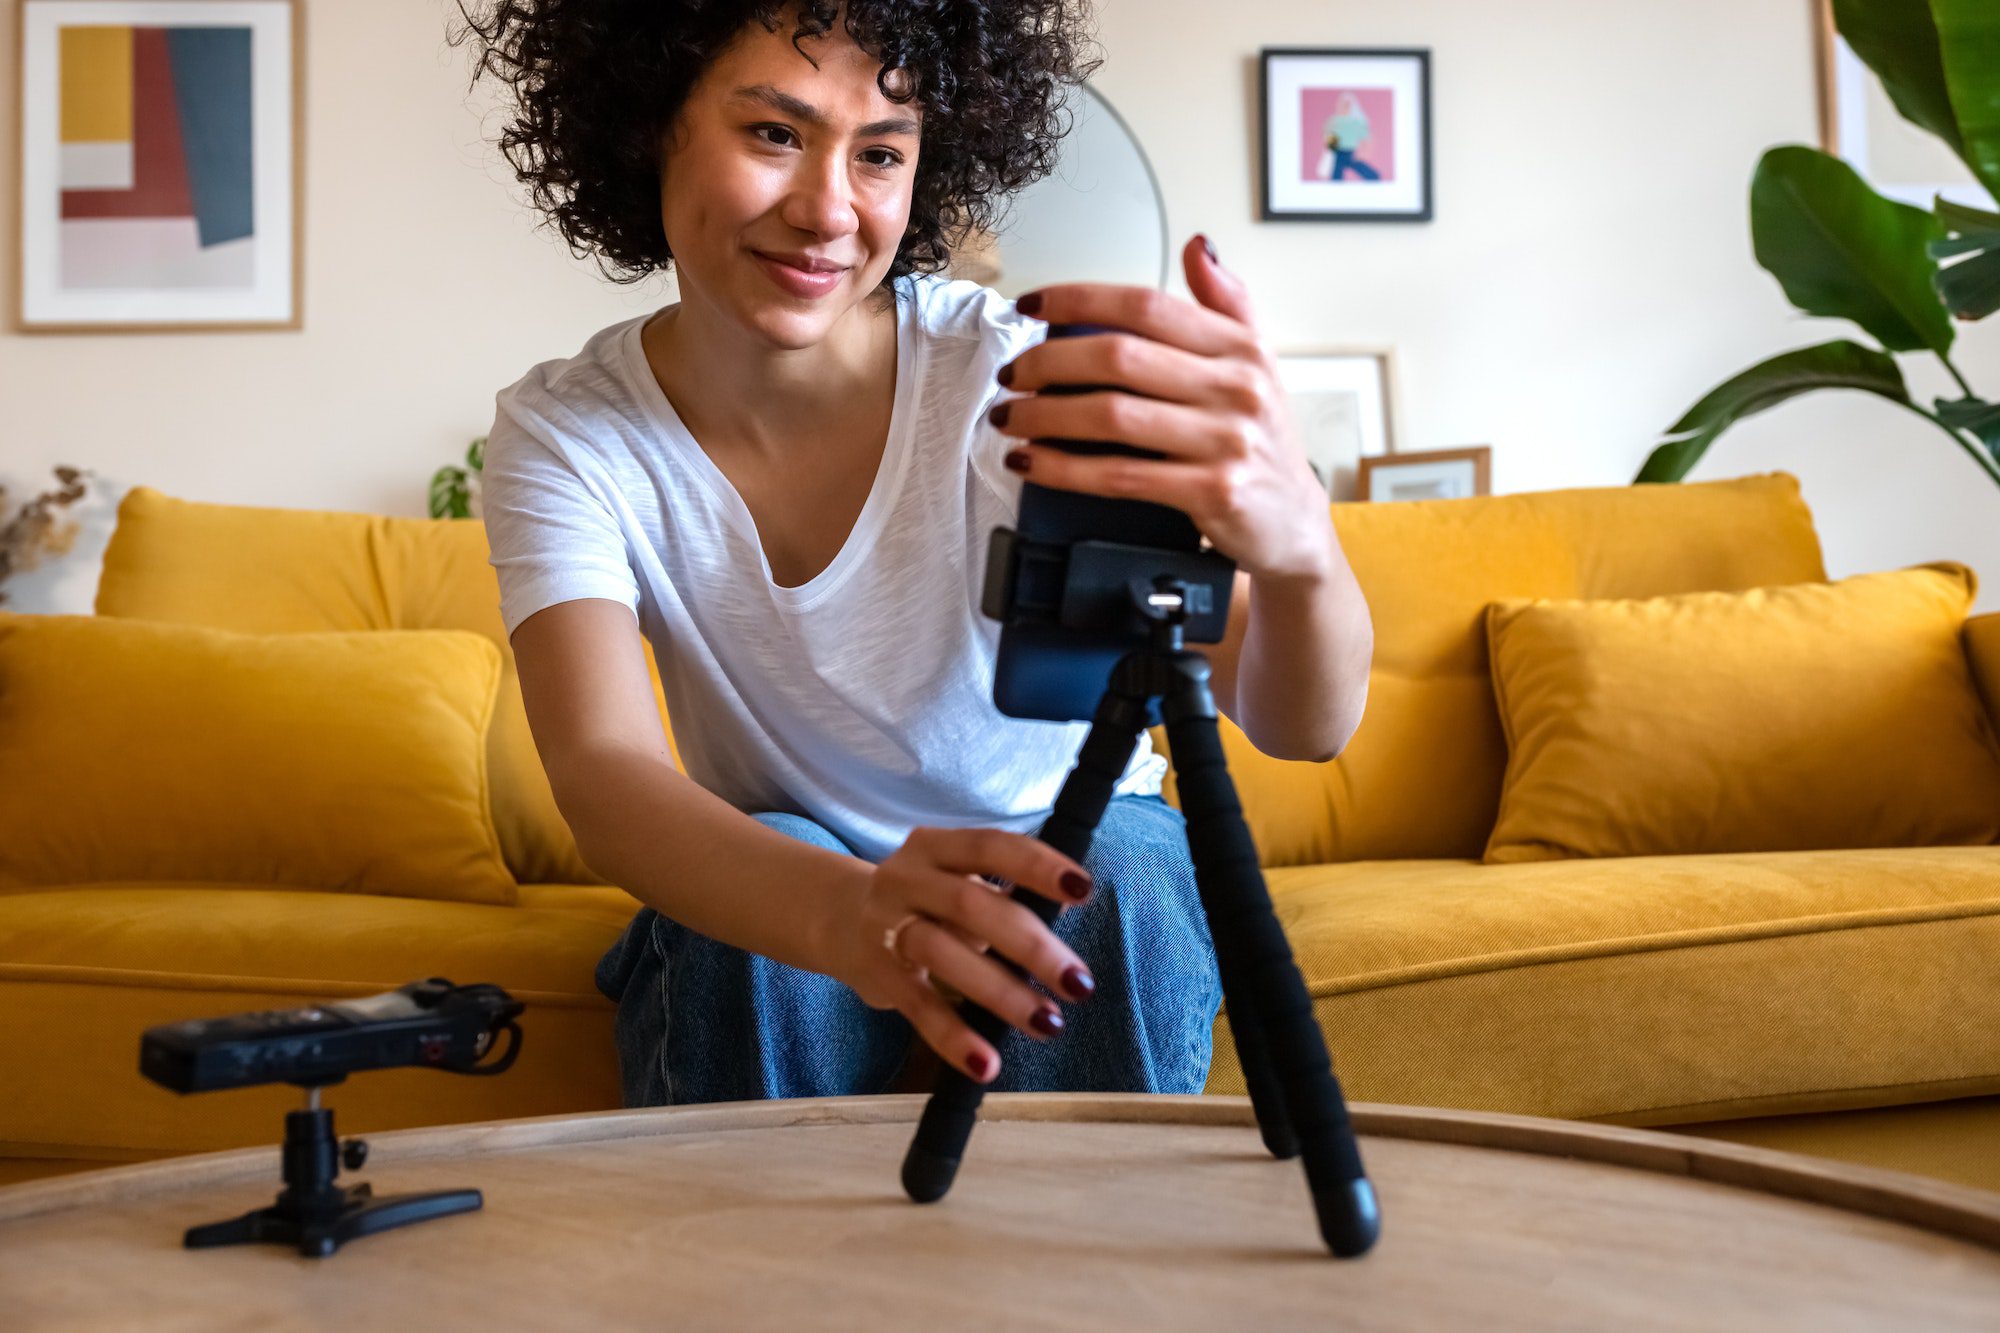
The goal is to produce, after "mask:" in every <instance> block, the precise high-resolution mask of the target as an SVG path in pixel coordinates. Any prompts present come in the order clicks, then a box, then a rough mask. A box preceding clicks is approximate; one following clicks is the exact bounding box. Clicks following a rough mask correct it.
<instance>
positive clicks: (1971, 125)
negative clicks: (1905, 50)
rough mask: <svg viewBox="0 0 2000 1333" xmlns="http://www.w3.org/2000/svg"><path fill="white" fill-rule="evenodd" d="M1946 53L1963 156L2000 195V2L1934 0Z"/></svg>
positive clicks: (1934, 14)
mask: <svg viewBox="0 0 2000 1333" xmlns="http://www.w3.org/2000/svg"><path fill="white" fill-rule="evenodd" d="M1930 8H1931V16H1932V19H1933V20H1934V21H1935V23H1936V24H1937V32H1938V42H1939V46H1940V48H1941V50H1942V52H1943V57H1944V84H1945V91H1946V92H1947V93H1948V94H1949V95H1950V99H1951V109H1952V114H1953V115H1954V117H1955V118H1956V119H1957V121H1958V133H1959V137H1960V139H1961V140H1962V142H1961V144H1960V146H1959V156H1961V157H1963V158H1964V159H1965V163H1966V165H1967V166H1969V167H1971V168H1972V174H1973V175H1975V176H1977V177H1978V178H1979V180H1980V183H1981V184H1983V185H1984V186H1985V187H1986V192H1987V193H1988V194H1990V195H1992V196H1993V197H1994V198H1995V199H2000V4H1995V3H1994V0H1930Z"/></svg>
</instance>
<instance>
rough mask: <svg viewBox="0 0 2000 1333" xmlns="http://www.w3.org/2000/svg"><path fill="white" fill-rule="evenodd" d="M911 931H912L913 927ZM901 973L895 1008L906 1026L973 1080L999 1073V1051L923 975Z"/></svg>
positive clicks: (986, 1079) (982, 1080)
mask: <svg viewBox="0 0 2000 1333" xmlns="http://www.w3.org/2000/svg"><path fill="white" fill-rule="evenodd" d="M911 933H912V934H915V933H916V931H915V927H912V928H911ZM902 975H903V977H904V978H905V979H906V980H905V982H904V984H903V987H902V994H901V996H900V997H899V999H898V1002H897V1005H896V1008H897V1009H898V1010H900V1011H901V1012H902V1015H903V1017H905V1018H907V1019H909V1020H910V1026H911V1027H914V1028H915V1029H916V1030H917V1035H918V1036H919V1037H922V1038H923V1039H924V1044H925V1045H927V1046H929V1047H930V1048H931V1049H932V1050H934V1051H936V1052H937V1053H938V1058H939V1059H941V1060H944V1061H947V1062H948V1063H949V1064H950V1065H951V1066H952V1068H954V1069H956V1070H958V1071H959V1072H960V1073H961V1074H964V1075H965V1076H966V1077H967V1078H969V1079H971V1080H973V1081H974V1082H975V1083H990V1082H992V1081H993V1078H994V1076H995V1075H997V1074H998V1073H999V1072H1000V1053H999V1052H998V1051H996V1050H994V1049H993V1047H992V1045H991V1044H990V1043H989V1042H987V1041H986V1040H984V1039H983V1038H981V1037H980V1035H979V1034H978V1033H977V1032H974V1031H973V1030H972V1028H971V1027H970V1026H968V1025H967V1024H966V1021H965V1020H964V1019H962V1018H960V1017H959V1016H958V1014H957V1012H956V1011H955V1010H954V1009H953V1008H952V1007H951V1006H950V1005H949V1004H947V1003H946V1002H945V998H944V996H942V995H940V994H938V993H937V992H936V991H935V990H933V989H931V985H930V983H929V982H928V981H926V980H924V978H923V977H921V976H919V975H918V974H917V973H915V972H904V973H903V974H902Z"/></svg>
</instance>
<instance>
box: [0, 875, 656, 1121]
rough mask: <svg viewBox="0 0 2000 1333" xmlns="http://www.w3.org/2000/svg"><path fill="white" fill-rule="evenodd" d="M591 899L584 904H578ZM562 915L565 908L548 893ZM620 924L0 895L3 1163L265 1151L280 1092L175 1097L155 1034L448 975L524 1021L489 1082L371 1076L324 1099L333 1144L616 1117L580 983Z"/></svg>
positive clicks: (263, 892)
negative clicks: (504, 1002)
mask: <svg viewBox="0 0 2000 1333" xmlns="http://www.w3.org/2000/svg"><path fill="white" fill-rule="evenodd" d="M585 898H586V900H587V895H585ZM543 901H544V902H546V901H560V898H559V896H553V895H551V896H545V897H544V899H543ZM622 926H623V919H622V917H620V916H616V915H614V914H606V913H601V912H599V913H593V912H592V911H591V910H590V909H589V908H587V907H586V908H585V909H584V910H581V911H575V912H571V911H565V910H562V909H561V908H549V907H489V906H486V905H484V904H475V903H448V902H430V901H423V900H418V899H406V898H380V897H372V896H367V895H361V894H325V893H305V892H297V891H291V890H284V889H277V888H256V887H235V886H231V885H226V884H175V885H147V884H84V885H76V886H72V887H69V888H61V889H41V890H22V891H17V892H12V893H5V894H0V1070H4V1071H5V1074H4V1078H5V1081H6V1082H7V1084H8V1092H7V1094H6V1095H5V1096H0V1154H8V1153H11V1154H17V1155H40V1156H47V1155H56V1156H78V1157H83V1156H90V1155H92V1151H91V1150H93V1149H105V1148H118V1149H124V1150H129V1151H132V1152H135V1153H158V1152H205V1151H211V1150H214V1149H220V1148H234V1147H243V1146H246V1145H250V1144H260V1143H264V1144H275V1143H276V1142H277V1141H278V1140H279V1139H280V1138H281V1137H282V1135H283V1132H284V1113H285V1112H286V1111H292V1110H297V1109H298V1108H299V1106H300V1105H301V1104H302V1097H303V1094H302V1092H301V1091H300V1090H299V1089H298V1088H294V1087H292V1086H290V1085H289V1084H274V1085H265V1086H261V1087H254V1088H238V1089H231V1090H228V1091H225V1092H206V1093H188V1094H181V1093H174V1092H170V1091H169V1090H167V1089H165V1088H162V1087H160V1086H159V1085H158V1084H155V1083H152V1082H150V1081H148V1080H147V1079H145V1078H143V1077H141V1075H140V1074H139V1038H140V1034H141V1033H142V1032H144V1031H145V1029H147V1028H149V1027H153V1026H156V1025H158V1024H161V1023H172V1022H179V1021H182V1020H185V1019H190V1018H207V1017H216V1016H220V1015H224V1014H234V1013H247V1012H251V1011H254V1010H259V1009H291V1008H296V1007H298V1006H300V1005H304V1004H309V1003H312V1002H313V1001H316V1000H322V999H330V998H340V999H346V998H353V997H355V996H362V995H374V994H378V993H380V992H382V991H385V990H390V989H392V988H394V987H396V986H400V985H402V984H404V983H405V982H408V981H415V980H418V979H420V978H423V977H429V976H442V977H447V978H449V979H450V980H452V981H455V982H458V983H461V984H469V983H472V982H482V981H483V982H492V983H494V984H496V985H499V986H502V987H504V988H505V989H506V990H507V991H508V992H509V993H510V994H512V995H513V996H514V998H516V999H518V1000H521V1001H522V1002H524V1003H525V1004H526V1006H527V1009H526V1012H525V1013H523V1014H522V1016H521V1018H520V1024H521V1030H522V1041H521V1052H520V1057H519V1059H518V1060H517V1061H516V1062H515V1064H514V1066H513V1067H512V1068H511V1069H509V1070H508V1071H507V1072H506V1073H504V1074H501V1075H499V1076H498V1077H494V1078H478V1077H467V1076H464V1075H459V1074H451V1073H447V1072H444V1071H442V1070H434V1069H386V1070H373V1071H369V1072H365V1073H360V1074H356V1075H353V1076H351V1077H350V1078H348V1079H347V1080H346V1081H345V1082H342V1083H339V1084H335V1085H333V1086H331V1087H329V1088H326V1089H325V1090H324V1091H323V1093H322V1104H323V1105H326V1106H330V1107H333V1108H334V1109H335V1111H336V1112H337V1116H336V1119H335V1128H336V1130H337V1131H338V1132H340V1133H341V1134H351V1133H357V1132H367V1131H371V1130H384V1129H402V1128H406V1127H410V1126H415V1125H431V1124H443V1123H451V1122H459V1121H468V1120H491V1119H499V1118H503V1117H512V1116H531V1115H552V1114H556V1113H574V1112H578V1111H601V1110H615V1109H617V1108H618V1107H619V1106H620V1104H621V1095H620V1083H619V1080H618V1063H617V1053H616V1049H615V1046H614V1044H613V1041H612V1027H611V1024H612V1016H613V1014H614V1012H615V1009H614V1006H613V1005H612V1004H611V1002H610V1001H608V1000H606V999H605V998H604V997H603V996H602V995H600V994H599V993H598V992H597V989H596V987H595V986H594V985H593V984H592V982H591V976H592V970H593V969H594V968H595V966H596V964H597V960H598V958H599V957H600V956H602V954H603V953H604V951H605V950H607V949H609V948H610V947H611V944H612V942H613V941H614V940H615V939H616V938H617V936H618V932H619V930H620V929H621V928H622Z"/></svg>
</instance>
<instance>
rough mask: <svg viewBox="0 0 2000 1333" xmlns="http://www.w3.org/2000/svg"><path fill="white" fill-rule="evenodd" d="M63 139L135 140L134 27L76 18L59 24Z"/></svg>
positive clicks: (70, 141)
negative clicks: (82, 21)
mask: <svg viewBox="0 0 2000 1333" xmlns="http://www.w3.org/2000/svg"><path fill="white" fill-rule="evenodd" d="M59 31H60V34H61V37H60V41H61V68H62V142H63V143H130V142H131V141H132V29H131V28H129V27H112V26H108V25H102V24H88V25H86V24H77V25H74V26H70V27H64V28H62V29H60V30H59Z"/></svg>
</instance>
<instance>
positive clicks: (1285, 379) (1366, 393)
mask: <svg viewBox="0 0 2000 1333" xmlns="http://www.w3.org/2000/svg"><path fill="white" fill-rule="evenodd" d="M1274 359H1275V360H1276V362H1277V366H1278V381H1279V383H1280V384H1281V385H1282V386H1283V388H1284V390H1285V399H1286V402H1287V405H1288V406H1289V407H1290V409H1291V413H1292V420H1293V422H1294V423H1295V424H1296V425H1297V427H1298V431H1299V439H1300V443H1301V444H1302V445H1303V446H1304V449H1305V453H1306V462H1307V464H1308V465H1309V466H1310V467H1311V468H1312V470H1313V475H1314V476H1315V477H1317V478H1318V479H1319V483H1320V485H1321V486H1323V487H1325V488H1326V493H1327V499H1328V500H1329V501H1333V500H1347V499H1352V498H1354V495H1355V485H1356V478H1357V476H1358V474H1359V469H1360V466H1361V460H1362V459H1363V458H1366V457H1371V456H1376V455H1382V454H1389V453H1393V452H1395V448H1396V431H1397V429H1398V422H1399V421H1400V419H1401V418H1400V414H1399V412H1398V410H1397V402H1396V380H1397V374H1396V354H1395V351H1394V349H1393V348H1389V347H1359V346H1343V347H1314V348H1303V347H1300V348H1290V349H1285V350H1280V351H1278V352H1277V353H1276V354H1275V358H1274Z"/></svg>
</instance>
